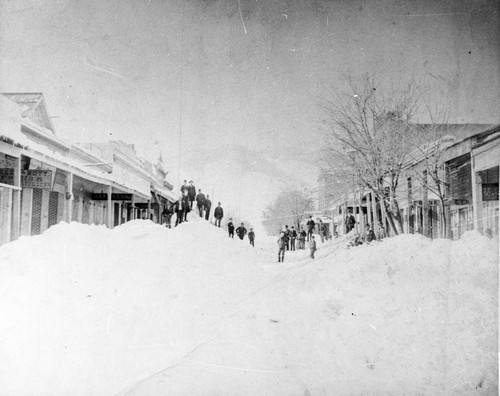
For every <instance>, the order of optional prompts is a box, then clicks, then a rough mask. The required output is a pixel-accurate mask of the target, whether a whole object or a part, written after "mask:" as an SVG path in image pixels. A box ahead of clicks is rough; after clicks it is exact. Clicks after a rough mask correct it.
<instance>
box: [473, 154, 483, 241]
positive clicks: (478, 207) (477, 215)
mask: <svg viewBox="0 0 500 396" xmlns="http://www.w3.org/2000/svg"><path fill="white" fill-rule="evenodd" d="M470 168H471V183H472V221H473V224H472V229H474V230H476V231H478V232H481V233H482V232H483V220H482V218H483V191H482V180H481V176H479V174H478V173H477V172H476V171H475V170H474V168H475V166H474V157H472V158H471V161H470Z"/></svg>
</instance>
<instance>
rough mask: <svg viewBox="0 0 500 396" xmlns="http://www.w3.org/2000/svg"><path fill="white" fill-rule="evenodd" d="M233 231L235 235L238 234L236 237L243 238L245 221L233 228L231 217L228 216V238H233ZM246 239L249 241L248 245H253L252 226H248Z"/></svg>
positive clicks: (245, 230) (245, 231)
mask: <svg viewBox="0 0 500 396" xmlns="http://www.w3.org/2000/svg"><path fill="white" fill-rule="evenodd" d="M235 231H236V235H238V238H240V239H241V240H243V238H245V235H247V229H246V228H245V223H241V225H240V226H239V227H238V228H236V229H235V227H234V224H233V219H232V218H230V219H229V222H228V223H227V232H228V234H229V238H234V232H235ZM248 240H249V241H250V245H252V246H255V232H254V231H253V229H252V228H250V231H248Z"/></svg>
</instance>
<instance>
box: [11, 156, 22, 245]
mask: <svg viewBox="0 0 500 396" xmlns="http://www.w3.org/2000/svg"><path fill="white" fill-rule="evenodd" d="M14 186H15V187H17V188H16V189H14V190H13V191H12V228H11V235H10V239H11V241H14V240H16V239H17V238H19V233H20V230H21V159H20V158H16V159H15V160H14Z"/></svg>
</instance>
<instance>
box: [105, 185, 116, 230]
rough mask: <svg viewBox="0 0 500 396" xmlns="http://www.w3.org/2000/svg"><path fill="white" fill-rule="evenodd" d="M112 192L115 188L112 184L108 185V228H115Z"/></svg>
mask: <svg viewBox="0 0 500 396" xmlns="http://www.w3.org/2000/svg"><path fill="white" fill-rule="evenodd" d="M112 192H113V188H112V187H111V186H108V201H107V203H106V206H107V208H108V210H107V212H106V217H107V218H106V225H107V227H108V228H113V213H114V211H115V208H114V207H113V200H112V199H111V194H112Z"/></svg>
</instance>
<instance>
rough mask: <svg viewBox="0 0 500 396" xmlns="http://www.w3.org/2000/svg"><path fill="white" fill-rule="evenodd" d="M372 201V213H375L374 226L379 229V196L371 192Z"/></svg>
mask: <svg viewBox="0 0 500 396" xmlns="http://www.w3.org/2000/svg"><path fill="white" fill-rule="evenodd" d="M370 195H371V198H372V199H371V201H372V213H373V228H374V229H378V223H379V220H378V213H377V197H376V195H375V193H373V192H371V193H370Z"/></svg>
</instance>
